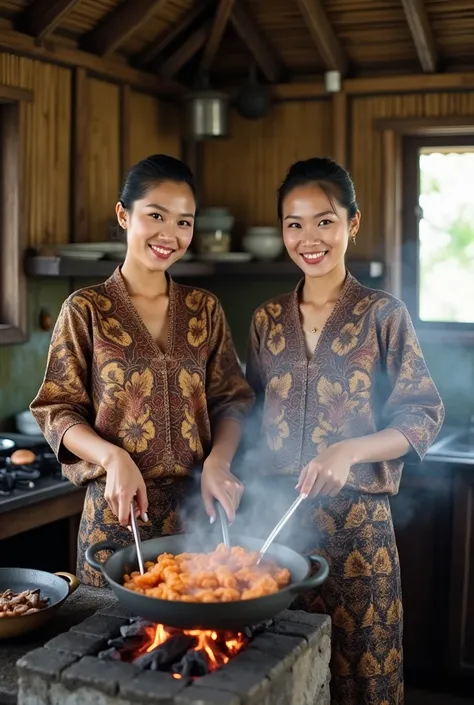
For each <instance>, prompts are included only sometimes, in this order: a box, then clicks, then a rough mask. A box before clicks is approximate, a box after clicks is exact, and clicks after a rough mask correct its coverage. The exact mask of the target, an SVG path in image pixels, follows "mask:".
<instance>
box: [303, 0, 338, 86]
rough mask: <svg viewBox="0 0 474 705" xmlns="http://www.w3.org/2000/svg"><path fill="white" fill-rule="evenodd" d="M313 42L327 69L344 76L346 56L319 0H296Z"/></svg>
mask: <svg viewBox="0 0 474 705" xmlns="http://www.w3.org/2000/svg"><path fill="white" fill-rule="evenodd" d="M296 4H297V5H298V7H299V10H300V12H301V14H302V15H303V19H304V21H305V24H306V26H307V28H308V30H309V33H310V34H311V37H312V39H313V42H314V44H315V46H316V48H317V50H318V53H319V54H320V56H321V58H322V60H323V61H324V64H325V66H326V68H327V69H328V70H331V71H339V73H341V74H342V76H346V75H347V72H348V70H349V62H348V59H347V56H346V54H345V52H344V50H343V48H342V46H341V44H340V43H339V40H338V38H337V37H336V35H335V33H334V30H333V28H332V27H331V23H330V22H329V19H328V16H327V15H326V12H325V10H324V7H323V6H322V3H321V0H296Z"/></svg>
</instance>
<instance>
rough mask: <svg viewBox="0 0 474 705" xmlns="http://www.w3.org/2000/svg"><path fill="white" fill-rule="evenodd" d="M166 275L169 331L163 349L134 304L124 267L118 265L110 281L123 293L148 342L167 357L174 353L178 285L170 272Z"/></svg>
mask: <svg viewBox="0 0 474 705" xmlns="http://www.w3.org/2000/svg"><path fill="white" fill-rule="evenodd" d="M165 276H166V281H167V282H168V298H169V306H168V333H167V337H166V349H165V350H163V349H162V348H161V347H160V346H159V345H158V343H157V341H156V340H155V339H154V338H153V336H152V335H151V333H150V331H149V330H148V328H147V327H146V325H145V323H144V321H143V319H142V317H141V316H140V314H139V312H138V311H137V309H136V308H135V306H134V303H133V301H132V299H131V298H130V294H129V293H128V289H127V287H126V284H125V280H124V278H123V275H122V269H121V266H118V267H117V268H116V270H115V272H114V273H113V274H112V276H111V277H110V279H109V281H110V282H112V283H113V284H114V285H115V286H116V287H117V290H118V292H119V294H120V295H121V298H122V299H123V301H124V302H125V304H126V306H127V308H128V310H129V312H130V315H131V316H133V318H134V319H135V321H136V322H137V325H138V326H139V327H140V329H141V331H142V333H143V335H144V336H145V337H146V338H147V339H148V343H149V344H150V345H151V346H152V347H153V349H154V350H155V351H156V352H158V355H159V357H163V358H167V357H169V356H170V355H172V354H173V346H174V339H175V335H174V326H175V319H176V316H175V304H176V285H175V283H174V281H173V279H172V278H171V277H170V275H169V274H168V272H165Z"/></svg>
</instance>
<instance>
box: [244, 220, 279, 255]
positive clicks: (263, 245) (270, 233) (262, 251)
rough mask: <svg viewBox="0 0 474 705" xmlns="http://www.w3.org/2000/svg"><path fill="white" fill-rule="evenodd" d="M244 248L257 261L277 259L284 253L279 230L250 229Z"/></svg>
mask: <svg viewBox="0 0 474 705" xmlns="http://www.w3.org/2000/svg"><path fill="white" fill-rule="evenodd" d="M242 245H243V248H244V250H245V251H246V252H250V254H252V255H253V256H254V257H255V258H256V259H260V260H272V259H277V257H279V256H280V255H281V253H282V252H283V240H282V237H281V235H280V231H279V230H278V229H277V228H270V227H268V228H265V227H261V228H249V230H248V231H247V234H246V235H245V236H244V238H243V240H242Z"/></svg>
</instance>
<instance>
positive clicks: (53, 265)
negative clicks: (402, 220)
mask: <svg viewBox="0 0 474 705" xmlns="http://www.w3.org/2000/svg"><path fill="white" fill-rule="evenodd" d="M118 264H119V262H117V261H112V260H105V259H103V260H97V261H87V260H75V259H69V258H67V259H61V258H60V257H28V258H27V259H26V261H25V271H26V274H27V275H28V276H29V277H57V278H59V277H64V278H67V277H78V278H84V279H95V278H97V279H103V278H105V277H108V276H110V275H111V274H112V272H113V271H114V270H115V269H116V267H117V266H118ZM348 267H349V269H350V271H351V272H352V274H354V276H356V277H364V278H371V279H373V278H377V277H381V276H382V275H383V264H382V263H381V262H363V261H357V262H349V263H348ZM170 274H171V275H172V276H173V277H176V278H178V279H180V278H186V277H195V278H206V277H220V278H222V277H228V276H236V277H237V276H240V277H249V278H251V277H290V278H295V279H297V278H298V277H300V276H301V272H300V270H299V269H298V267H296V265H295V264H293V262H291V261H288V260H287V261H278V262H256V261H252V262H243V263H241V262H239V263H236V262H199V261H188V262H178V263H177V264H175V265H173V266H172V267H170Z"/></svg>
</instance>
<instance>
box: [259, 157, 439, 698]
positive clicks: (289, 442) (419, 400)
mask: <svg viewBox="0 0 474 705" xmlns="http://www.w3.org/2000/svg"><path fill="white" fill-rule="evenodd" d="M278 217H279V220H280V223H281V227H282V234H283V240H284V243H285V247H286V249H287V252H288V254H289V256H290V257H291V259H292V260H293V261H294V262H295V263H296V265H297V266H298V267H299V268H300V269H301V271H302V272H303V279H302V280H301V281H300V283H299V284H298V286H297V288H296V290H295V291H293V292H292V293H290V294H285V295H283V296H280V297H278V298H276V299H273V300H272V301H269V302H267V303H266V304H263V305H262V306H260V307H259V308H258V309H257V311H256V312H255V314H254V317H253V320H252V326H251V331H250V345H249V352H248V358H247V379H248V380H249V382H250V384H251V385H252V387H253V389H254V391H255V392H256V395H257V403H258V408H259V409H260V412H261V414H262V421H261V426H260V434H261V435H260V441H261V442H260V452H261V454H262V456H261V458H260V462H259V468H261V471H260V475H261V479H260V482H261V485H262V488H261V496H264V497H265V496H266V497H267V498H268V497H269V496H270V492H271V491H273V492H275V489H274V488H275V486H277V485H278V484H279V485H280V488H279V494H280V495H282V496H285V497H286V496H288V504H290V503H291V501H292V493H294V491H295V490H294V486H295V482H296V491H297V492H299V493H301V494H303V495H304V497H305V498H307V499H306V501H304V502H303V504H302V505H301V506H300V509H299V511H298V512H297V513H296V515H295V516H294V525H293V527H292V534H291V537H290V538H291V540H292V541H293V542H294V543H295V544H297V545H296V546H295V547H297V548H298V549H300V550H304V551H306V552H307V553H308V554H310V553H312V552H314V553H321V554H322V555H324V556H325V557H326V558H327V559H328V561H329V564H330V574H329V578H328V579H327V581H326V582H325V583H324V584H323V585H322V586H321V588H320V590H319V591H318V592H314V593H308V594H306V595H305V596H304V597H303V598H301V599H300V601H299V606H300V607H302V608H303V609H306V610H308V611H310V612H325V613H327V614H329V615H330V616H331V618H332V633H333V645H332V663H331V672H332V679H331V702H332V703H333V705H359V704H362V703H364V704H365V705H400V704H401V703H403V668H402V662H403V657H402V596H401V586H400V571H399V563H398V554H397V547H396V544H395V535H394V530H393V524H392V518H391V513H390V503H389V497H390V496H391V495H394V494H396V493H397V492H398V488H399V483H400V477H401V473H402V468H403V464H404V462H405V461H407V460H411V461H415V462H416V461H418V462H421V460H422V459H423V457H424V455H425V453H426V451H427V450H428V448H429V447H430V445H431V444H432V443H433V441H434V440H435V438H436V436H437V434H438V432H439V430H440V428H441V425H442V423H443V419H444V407H443V403H442V401H441V399H440V397H439V394H438V392H437V390H436V388H435V385H434V383H433V381H432V379H431V377H430V374H429V372H428V369H427V367H426V364H425V361H424V359H423V355H422V352H421V349H420V346H419V344H418V340H417V337H416V334H415V331H414V329H413V325H412V322H411V319H410V316H409V314H408V311H407V309H406V308H405V306H404V304H403V303H402V302H401V301H399V300H397V299H396V298H394V297H393V296H391V295H390V294H388V293H386V292H384V291H378V290H374V289H370V288H368V287H366V286H363V285H362V284H360V283H359V282H358V281H357V280H356V279H355V278H354V277H353V276H352V275H351V274H350V273H349V272H348V271H347V269H346V264H345V256H346V251H347V248H348V246H349V244H350V243H351V242H352V243H355V241H356V237H357V234H358V231H359V224H360V217H361V216H360V212H359V208H358V206H357V202H356V196H355V191H354V186H353V183H352V181H351V178H350V176H349V174H348V173H347V171H346V170H345V169H343V168H342V167H341V166H339V165H338V164H336V163H335V162H333V161H332V160H330V159H320V158H314V159H308V160H307V161H300V162H297V163H296V164H293V166H292V167H291V169H290V170H289V172H288V174H287V176H286V178H285V180H284V182H283V184H282V185H281V187H280V189H279V191H278ZM288 482H290V483H291V484H288ZM272 504H275V503H273V502H271V501H267V502H266V503H265V508H267V509H268V508H271V507H272ZM277 518H278V517H271V518H270V517H269V518H268V523H269V526H271V525H272V523H273V522H274V521H275V519H277ZM303 544H304V545H303Z"/></svg>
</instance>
